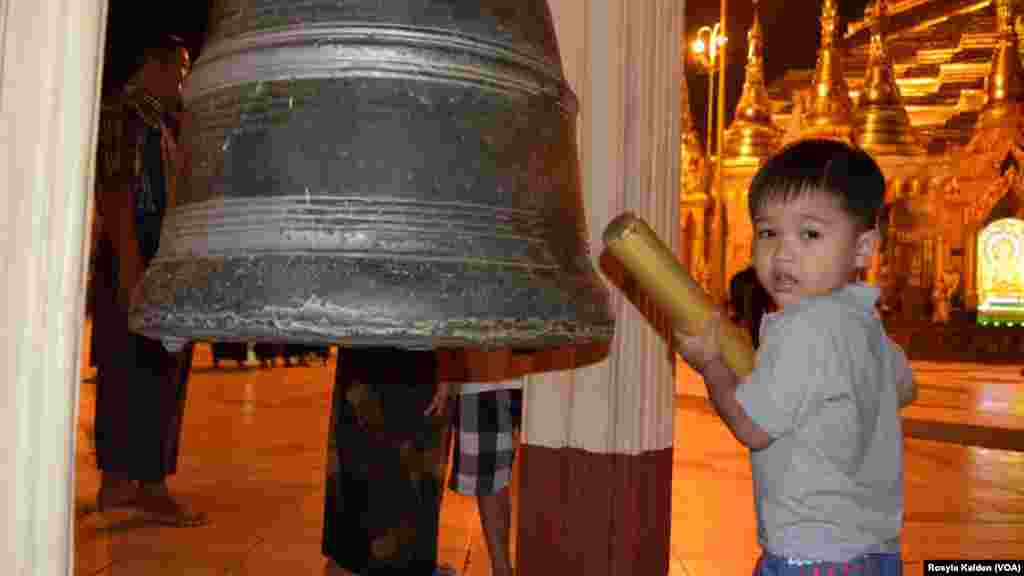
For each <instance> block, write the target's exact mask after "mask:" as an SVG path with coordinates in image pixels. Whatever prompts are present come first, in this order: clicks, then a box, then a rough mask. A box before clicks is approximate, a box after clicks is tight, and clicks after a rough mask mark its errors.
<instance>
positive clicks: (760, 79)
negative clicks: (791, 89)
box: [723, 1, 782, 165]
mask: <svg viewBox="0 0 1024 576" xmlns="http://www.w3.org/2000/svg"><path fill="white" fill-rule="evenodd" d="M763 38H764V36H763V35H762V33H761V20H760V18H759V17H758V13H757V2H756V1H755V2H754V21H753V23H752V24H751V26H750V31H749V32H748V33H747V68H746V77H745V79H744V81H743V93H742V94H741V95H740V100H739V103H737V105H736V114H735V115H734V119H733V123H732V126H730V127H729V129H728V130H727V131H726V133H725V154H724V156H723V159H724V161H725V162H726V163H730V164H738V163H748V164H755V165H757V164H760V163H761V162H762V161H764V160H765V159H767V158H768V157H769V156H770V155H771V154H772V153H773V152H775V150H776V149H778V147H779V145H780V143H781V137H782V131H781V130H780V129H779V128H778V127H777V126H776V125H775V123H774V122H773V121H772V110H771V102H770V101H769V99H768V91H767V89H765V85H764V56H763V50H764V49H763Z"/></svg>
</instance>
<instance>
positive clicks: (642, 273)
mask: <svg viewBox="0 0 1024 576" xmlns="http://www.w3.org/2000/svg"><path fill="white" fill-rule="evenodd" d="M604 243H605V245H606V246H607V247H608V250H609V251H610V252H611V253H612V255H614V256H615V257H616V258H617V259H618V260H619V261H620V262H622V264H623V266H625V267H626V270H628V271H629V272H630V274H632V275H633V277H634V278H635V279H636V281H637V284H638V285H639V286H640V289H641V290H643V291H644V293H646V294H647V295H649V296H650V297H651V298H652V299H653V300H654V302H655V303H656V304H657V305H658V307H660V308H661V309H662V310H664V311H665V312H667V313H668V315H669V317H670V318H671V320H672V323H673V325H674V326H675V327H676V328H677V329H678V330H681V331H683V332H685V333H687V334H691V335H692V334H697V333H698V332H699V331H700V330H701V329H702V328H703V327H704V325H705V323H706V322H707V321H708V320H709V319H710V318H711V317H712V315H713V314H714V312H715V304H714V303H713V302H712V301H711V299H710V298H709V297H708V295H707V294H706V293H705V292H704V290H703V289H701V287H700V286H699V285H698V284H697V283H696V282H694V280H693V278H691V277H690V275H689V274H688V273H687V272H686V269H685V268H683V266H682V265H681V264H680V263H679V261H678V260H677V259H676V257H675V255H674V254H672V251H671V250H669V248H668V247H667V246H665V244H664V243H663V242H662V241H661V240H659V239H658V236H657V235H656V234H655V233H654V230H651V227H650V226H648V225H647V223H646V222H644V221H643V220H641V219H640V218H638V217H637V216H635V215H633V214H632V213H630V212H625V213H623V214H620V215H619V216H618V217H616V218H615V219H614V220H612V221H611V222H610V223H609V224H608V227H607V228H605V230H604ZM718 344H719V346H720V347H721V350H722V358H723V360H724V361H725V364H726V365H727V366H729V368H732V370H733V371H734V372H735V373H736V374H737V375H738V376H740V377H741V378H742V377H743V376H746V375H747V374H750V372H751V371H752V370H753V369H754V348H753V346H752V345H751V343H750V340H749V339H748V337H747V335H746V333H745V332H744V331H743V329H742V328H740V327H739V326H737V325H736V324H733V323H732V322H730V321H729V320H728V319H727V317H726V316H725V315H724V314H723V315H722V324H721V327H720V329H719V330H718Z"/></svg>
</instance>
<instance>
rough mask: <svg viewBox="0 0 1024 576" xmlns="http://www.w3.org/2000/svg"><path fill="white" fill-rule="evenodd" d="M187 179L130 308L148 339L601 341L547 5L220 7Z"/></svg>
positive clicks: (367, 1)
mask: <svg viewBox="0 0 1024 576" xmlns="http://www.w3.org/2000/svg"><path fill="white" fill-rule="evenodd" d="M210 34H211V35H210V38H209V40H208V42H207V43H206V45H205V46H204V49H203V51H202V54H201V58H200V59H199V60H198V61H197V62H196V66H195V68H194V71H193V73H192V75H191V77H190V78H189V80H188V82H187V85H186V88H185V103H186V107H187V108H188V109H189V110H190V111H191V112H192V114H193V118H194V122H193V123H192V128H191V129H186V132H185V133H184V134H183V136H182V138H183V143H184V145H185V146H187V147H188V149H189V150H190V151H191V154H192V170H191V173H190V175H189V176H188V178H187V181H186V182H184V183H183V185H182V186H181V189H180V190H179V191H178V192H177V198H176V202H175V204H176V205H175V206H174V207H173V208H172V209H171V210H170V211H169V212H168V214H167V217H166V219H165V221H164V226H163V231H162V236H161V242H160V249H159V252H158V254H157V256H156V258H155V259H154V261H153V263H152V264H151V266H150V267H149V269H148V270H147V272H146V275H145V278H144V280H143V283H142V286H141V289H140V292H139V293H138V295H137V297H136V299H135V300H134V302H133V308H132V323H133V326H134V328H135V329H136V330H138V331H139V332H142V333H145V334H148V335H150V336H153V337H158V338H165V339H168V338H187V339H193V340H221V341H287V342H302V343H314V344H319V343H341V344H344V345H350V346H398V347H402V348H433V347H441V346H470V347H491V346H514V347H527V348H540V347H549V346H555V345H562V344H567V343H589V342H600V341H606V340H608V339H610V337H611V335H612V331H613V320H612V318H611V315H610V311H609V307H608V292H607V290H606V288H605V287H604V285H603V284H602V282H601V280H600V279H599V278H598V276H597V274H596V273H595V271H594V269H593V266H592V264H591V262H590V259H589V256H588V248H587V244H586V240H585V238H586V228H585V227H586V223H585V222H584V217H583V212H582V201H581V196H580V182H579V174H578V164H577V150H576V126H575V117H576V100H575V96H574V95H573V94H572V92H571V91H570V89H569V88H568V87H567V85H566V82H565V80H564V78H563V76H562V71H561V61H560V59H559V54H558V46H557V43H556V40H555V35H554V29H553V25H552V20H551V14H550V12H549V10H548V7H547V4H546V3H545V2H544V0H515V1H510V0H489V1H488V0H363V1H357V0H346V1H342V2H339V1H338V0H303V1H302V2H295V1H292V0H249V1H247V2H246V1H243V0H221V1H219V2H218V1H215V2H214V3H213V8H212V13H211V18H210Z"/></svg>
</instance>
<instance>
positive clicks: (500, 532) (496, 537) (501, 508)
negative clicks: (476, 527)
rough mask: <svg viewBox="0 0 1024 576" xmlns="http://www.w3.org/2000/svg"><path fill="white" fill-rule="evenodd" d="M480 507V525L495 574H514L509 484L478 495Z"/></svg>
mask: <svg viewBox="0 0 1024 576" xmlns="http://www.w3.org/2000/svg"><path fill="white" fill-rule="evenodd" d="M476 502H477V506H478V508H479V509H480V525H481V526H482V527H483V530H484V540H486V542H487V552H488V554H490V555H491V574H493V576H512V562H511V560H510V559H509V547H510V540H509V534H510V533H511V530H512V527H511V526H512V498H511V497H510V496H509V489H508V486H505V487H504V488H502V489H501V490H499V491H498V492H497V493H495V494H487V495H480V496H477V497H476Z"/></svg>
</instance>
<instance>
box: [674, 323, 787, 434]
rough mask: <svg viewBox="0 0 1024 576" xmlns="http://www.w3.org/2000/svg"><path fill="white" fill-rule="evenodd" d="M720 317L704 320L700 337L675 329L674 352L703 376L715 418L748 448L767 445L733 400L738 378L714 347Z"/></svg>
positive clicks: (762, 430) (737, 402)
mask: <svg viewBox="0 0 1024 576" xmlns="http://www.w3.org/2000/svg"><path fill="white" fill-rule="evenodd" d="M720 322H722V317H721V316H720V315H716V317H714V318H713V319H712V320H710V321H709V322H708V323H707V327H706V328H705V330H704V333H703V334H701V335H700V336H687V335H686V334H683V333H680V332H677V333H676V338H675V345H676V351H677V352H678V353H679V355H680V356H682V357H683V360H685V361H686V362H687V363H688V364H689V365H690V366H691V367H692V368H693V369H694V370H696V371H697V372H698V373H699V374H700V375H701V376H702V377H703V378H704V385H705V386H706V387H707V389H708V396H709V397H710V398H711V403H712V404H713V405H714V407H715V412H717V413H718V417H719V418H721V419H722V421H723V422H725V425H726V426H728V428H729V431H730V432H732V435H733V436H735V437H736V440H738V441H739V442H740V444H743V445H744V446H746V447H747V448H749V449H751V450H761V449H764V448H767V447H768V445H769V444H771V443H772V442H773V441H774V438H772V437H771V435H769V434H768V433H767V432H765V431H764V429H763V428H761V427H760V426H758V425H757V423H755V422H754V421H753V420H752V419H751V418H750V416H749V415H748V414H747V411H746V410H744V409H743V406H741V405H740V403H739V401H737V400H736V388H737V387H738V386H739V383H740V379H739V377H738V376H737V375H736V373H735V372H733V371H732V369H731V368H729V367H728V366H726V365H725V362H724V361H723V359H722V355H721V350H720V349H719V346H718V330H719V324H720Z"/></svg>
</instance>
